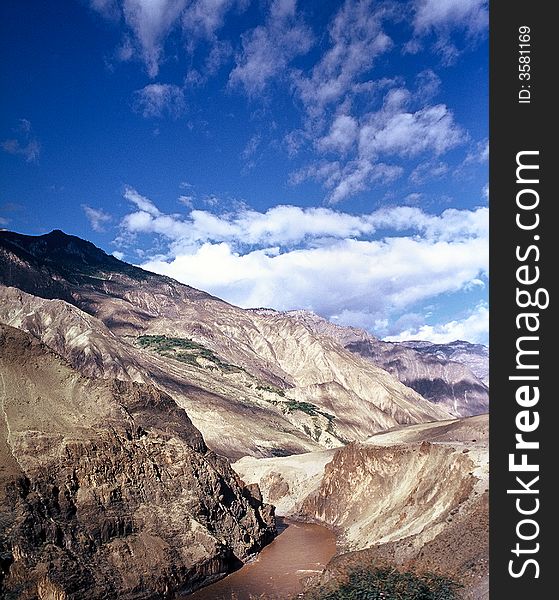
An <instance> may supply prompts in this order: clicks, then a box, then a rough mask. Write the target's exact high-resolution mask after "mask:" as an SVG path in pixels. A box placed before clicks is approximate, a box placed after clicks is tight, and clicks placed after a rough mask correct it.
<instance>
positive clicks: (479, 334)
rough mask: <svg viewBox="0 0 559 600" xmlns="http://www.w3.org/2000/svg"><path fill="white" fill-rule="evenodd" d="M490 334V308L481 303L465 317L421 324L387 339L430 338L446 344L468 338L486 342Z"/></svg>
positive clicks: (431, 340) (472, 340)
mask: <svg viewBox="0 0 559 600" xmlns="http://www.w3.org/2000/svg"><path fill="white" fill-rule="evenodd" d="M488 334H489V308H488V306H487V304H485V303H483V302H482V303H480V304H478V305H477V307H476V308H475V310H474V311H472V312H471V313H470V314H469V315H468V316H467V317H464V318H463V319H457V320H452V321H449V322H447V323H439V324H437V325H425V324H424V325H421V326H419V327H415V328H413V329H406V330H404V331H402V332H401V333H399V334H398V335H392V336H388V337H386V338H385V339H386V340H388V341H392V342H401V341H406V340H428V341H430V342H434V343H436V344H446V343H449V342H454V341H456V340H466V341H468V342H472V343H478V344H486V343H487V337H488Z"/></svg>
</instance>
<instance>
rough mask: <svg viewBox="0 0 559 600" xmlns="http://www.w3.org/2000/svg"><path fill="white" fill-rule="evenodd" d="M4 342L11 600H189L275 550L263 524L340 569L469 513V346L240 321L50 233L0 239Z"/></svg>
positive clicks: (0, 546)
mask: <svg viewBox="0 0 559 600" xmlns="http://www.w3.org/2000/svg"><path fill="white" fill-rule="evenodd" d="M0 323H1V327H2V329H1V331H0V336H1V337H0V346H1V350H2V355H1V361H2V373H3V377H2V386H3V388H2V408H3V415H4V422H3V424H2V427H3V428H2V439H1V440H0V446H1V448H2V450H1V453H2V465H3V466H2V471H1V472H0V475H1V477H0V494H2V495H3V502H2V506H3V507H4V508H3V509H2V510H3V512H2V515H0V527H1V529H0V552H1V557H2V558H1V561H2V562H1V565H2V572H3V583H2V585H3V587H4V593H6V594H8V596H7V597H14V598H15V597H18V595H20V594H24V595H25V594H27V596H25V597H35V596H33V594H35V595H36V596H37V597H40V598H66V597H72V598H92V597H95V598H96V597H119V598H150V597H172V596H173V595H174V594H175V593H177V592H179V591H181V590H182V591H189V590H193V589H196V588H197V587H199V586H200V585H204V584H207V583H208V582H210V581H212V580H214V579H215V578H216V577H220V576H222V575H223V574H225V573H226V572H228V571H230V570H231V569H233V568H235V567H236V566H238V565H239V564H241V563H242V562H244V561H246V560H247V559H248V558H249V557H250V556H251V555H253V554H254V553H256V552H258V550H259V549H260V548H261V547H262V546H263V545H264V544H266V543H267V542H269V541H270V540H271V539H272V538H273V536H274V532H275V522H274V506H273V505H275V506H277V507H278V511H281V514H292V515H295V516H298V517H299V518H305V519H314V520H317V521H320V522H324V523H326V524H327V525H329V526H332V527H335V528H337V529H338V530H339V532H340V544H341V547H343V548H344V549H345V550H346V551H347V552H349V553H354V552H362V551H365V550H367V549H369V548H371V547H373V546H374V547H380V546H379V545H381V546H382V547H383V548H384V547H386V545H387V544H392V546H393V547H394V548H396V547H399V546H398V544H399V543H400V542H399V540H403V539H405V540H406V543H411V546H410V548H414V549H419V548H420V547H423V546H425V545H429V544H431V547H432V548H433V552H434V551H435V550H434V549H436V548H437V543H442V542H440V539H439V537H440V536H441V535H442V534H443V533H444V534H445V535H451V533H449V531H450V530H451V529H452V528H451V527H450V528H449V527H448V524H449V522H452V516H451V515H454V514H458V516H459V517H460V519H462V520H463V521H464V523H466V522H470V521H472V520H475V515H479V514H481V513H480V511H483V503H482V502H481V501H480V498H481V497H483V495H484V494H485V491H484V490H485V488H484V487H483V486H484V485H485V484H486V477H485V474H484V473H485V471H484V469H486V455H487V447H486V424H487V418H486V416H480V417H476V416H475V415H483V414H484V413H486V412H487V411H488V401H489V400H488V398H489V395H488V379H487V349H486V348H484V347H480V346H477V345H472V344H468V343H466V342H455V343H453V344H447V345H444V344H443V345H441V344H438V345H436V344H429V343H423V342H413V343H412V342H409V343H408V342H403V343H390V342H384V341H382V340H379V339H377V338H376V337H374V336H373V335H371V334H370V333H368V332H366V331H363V330H360V329H356V328H351V327H342V326H339V325H336V324H333V323H331V322H329V321H327V320H326V319H324V318H322V317H319V316H318V315H315V314H313V313H311V312H309V311H287V312H278V311H275V310H272V309H266V308H258V309H241V308H238V307H236V306H233V305H231V304H229V303H227V302H225V301H223V300H220V299H219V298H215V297H213V296H211V295H210V294H207V293H206V292H203V291H200V290H197V289H195V288H192V287H190V286H188V285H184V284H181V283H179V282H177V281H175V280H173V279H170V278H168V277H164V276H161V275H157V274H154V273H150V272H147V271H145V270H142V269H140V268H138V267H135V266H132V265H129V264H127V263H124V262H122V261H120V260H118V259H117V258H115V257H113V256H110V255H108V254H106V253H105V252H103V251H102V250H101V249H99V248H97V247H95V246H94V245H93V244H91V243H90V242H87V241H84V240H81V239H80V238H77V237H74V236H70V235H67V234H65V233H63V232H61V231H58V230H57V231H53V232H51V233H49V234H46V235H42V236H26V235H21V234H17V233H12V232H7V231H2V232H0ZM472 419H473V420H472ZM441 423H443V424H445V425H444V427H445V428H446V429H444V431H443V430H440V428H439V425H438V424H441ZM456 431H460V432H461V433H460V435H458V433H456ZM384 432H393V433H384ZM449 432H454V433H453V434H452V435H451V434H450V433H449ZM464 432H467V434H466V433H464ZM472 432H473V433H472ZM382 436H388V437H382ZM390 436H392V437H390ZM445 436H446V437H445ZM472 440H474V441H472ZM396 446H397V447H398V450H397V451H396V450H394V448H395V447H396ZM269 461H275V462H273V463H270V464H274V465H276V467H274V469H273V470H272V471H270V470H269V469H268V470H266V469H267V468H268V467H267V465H268V464H269ZM231 463H234V464H233V467H232V466H231ZM302 465H307V466H306V467H304V466H302ZM309 465H310V466H309ZM348 469H350V470H349V471H348ZM394 469H396V471H398V470H401V471H402V473H404V472H405V473H406V474H407V475H406V476H405V477H404V480H405V482H407V483H405V482H404V483H405V484H397V480H394V483H393V484H390V485H388V487H386V486H384V487H383V485H384V484H382V482H383V481H384V482H385V481H386V477H385V476H384V475H382V473H383V472H386V474H388V473H389V472H394ZM476 470H477V471H478V473H477V475H476V474H475V473H476ZM482 472H483V473H482ZM270 473H272V474H270ZM363 473H369V474H370V473H376V475H375V476H374V477H371V476H367V477H365V476H364V475H363ZM379 473H380V475H379ZM239 474H240V477H239ZM294 474H296V477H295V476H294ZM293 477H295V479H294V480H292V478H293ZM375 477H377V478H378V477H380V479H375ZM241 478H242V479H241ZM290 478H291V479H290ZM418 479H420V480H421V481H423V485H424V488H419V487H417V481H418ZM349 480H353V484H354V485H353V486H352V488H351V489H352V490H353V491H352V492H351V493H350V492H349V488H348V487H347V482H348V481H349ZM445 482H446V483H445ZM381 484H382V485H381ZM344 485H345V486H346V489H345V491H343V493H341V492H340V490H341V489H342V488H343V486H344ZM406 486H407V487H406ZM482 488H483V489H482ZM380 490H382V494H383V495H385V496H386V497H387V498H388V499H389V500H387V501H386V503H385V506H384V509H383V511H384V512H382V511H381V512H378V510H377V509H375V510H377V512H375V510H372V512H371V510H370V509H369V508H367V509H366V510H365V509H363V508H361V509H358V507H359V506H363V505H366V504H367V502H366V499H367V498H369V499H370V498H371V497H372V496H374V495H375V493H376V494H378V493H379V491H380ZM371 495H372V496H371ZM427 496H429V500H425V498H426V497H427ZM420 498H422V499H423V500H421V501H419V499H420ZM336 503H337V504H336ZM336 505H337V506H338V508H336ZM340 506H346V507H347V506H349V507H350V508H349V509H348V510H349V512H347V511H346V513H347V514H346V513H344V515H340V514H338V513H339V507H340ZM351 507H353V508H351ZM410 507H414V508H413V510H412V508H410ZM356 510H357V513H359V514H358V515H357V513H355V514H354V511H356ZM352 511H353V512H352ZM452 511H455V512H452ZM350 514H351V515H353V516H352V517H351V519H353V521H351V519H349V515H350ZM356 515H357V516H356ZM402 515H403V516H402ZM447 519H451V521H447ZM350 521H351V523H350ZM381 522H383V525H382V527H380V525H379V524H380V523H381ZM356 523H357V525H356ZM379 527H380V529H379ZM464 527H466V526H464ZM410 540H411V541H410ZM437 540H438V541H437ZM480 548H481V549H480ZM185 549H186V550H185ZM394 552H396V550H393V553H394ZM418 552H419V550H418ZM484 552H485V550H484V546H483V543H482V544H481V545H480V546H478V547H477V548H476V552H474V554H473V556H474V558H475V560H476V561H478V563H479V564H482V563H483V560H484V558H483V556H484V555H485V554H484ZM404 554H405V553H404ZM427 554H429V553H428V552H427ZM458 554H460V553H458ZM466 554H467V553H466ZM466 554H464V556H466ZM468 556H469V555H468ZM154 557H156V559H154ZM474 558H472V556H470V557H469V559H468V560H474ZM400 559H401V560H400ZM153 560H157V567H156V568H154V567H153V563H152V562H151V561H153ZM398 561H399V562H398ZM398 561H395V562H398V564H402V565H403V564H406V565H407V564H408V563H410V564H411V562H413V561H415V562H416V563H417V561H418V558H417V556H415V555H414V554H413V552H412V551H411V550H410V551H407V554H406V556H405V560H404V558H402V556H400V558H399V559H398ZM406 561H407V562H406ZM479 561H481V562H479ZM131 564H132V566H133V568H130V565H131ZM417 564H419V563H417ZM422 564H423V563H422ZM148 565H149V566H148ZM152 569H153V570H152ZM480 572H481V571H480ZM453 575H456V576H457V577H465V578H466V579H467V578H468V576H469V575H468V574H467V573H466V574H465V573H464V569H463V565H462V563H460V565H458V566H457V567H456V569H455V573H454V572H453ZM483 577H485V572H483ZM484 581H485V579H484ZM323 583H324V582H323ZM482 588H483V586H482ZM468 589H472V590H478V591H479V589H481V588H480V586H479V582H477V581H476V586H473V585H472V586H470V588H468ZM472 593H473V592H472ZM476 593H477V592H476ZM10 594H11V596H9V595H10ZM154 594H155V595H154ZM158 594H159V595H158ZM21 597H24V596H21ZM472 597H473V596H472ZM479 597H481V596H479Z"/></svg>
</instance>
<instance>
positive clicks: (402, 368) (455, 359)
mask: <svg viewBox="0 0 559 600" xmlns="http://www.w3.org/2000/svg"><path fill="white" fill-rule="evenodd" d="M285 314H286V315H289V316H291V318H293V319H296V320H298V321H301V322H304V323H305V324H307V326H308V327H310V328H311V329H312V330H313V331H315V332H317V333H320V334H321V335H325V336H328V337H330V338H332V339H335V340H337V341H339V342H340V343H341V344H342V345H343V346H344V348H346V349H347V350H350V351H351V352H353V353H355V354H357V355H359V356H362V357H364V358H366V359H368V360H370V361H371V362H373V363H374V364H375V365H378V366H379V367H382V368H383V369H386V370H387V371H388V372H389V373H391V374H392V375H394V377H396V378H397V379H398V380H399V381H401V382H402V383H404V384H405V385H407V386H409V387H411V388H412V389H414V390H415V391H416V392H418V393H419V394H421V395H422V396H423V397H424V398H426V399H427V400H430V401H431V402H433V403H436V404H440V405H442V406H444V407H445V408H446V409H447V410H448V411H449V412H450V413H451V414H452V415H453V416H455V417H470V416H474V415H479V414H483V413H486V412H488V410H489V389H488V385H489V351H488V349H487V347H486V346H482V345H481V344H470V343H468V342H463V341H456V342H452V343H450V344H433V343H431V342H384V341H382V340H379V339H377V338H376V337H374V336H372V335H371V334H369V333H367V332H366V331H363V330H362V329H357V328H355V327H341V326H339V325H336V324H334V323H330V322H328V321H326V320H325V319H322V318H321V317H319V316H317V315H315V314H313V313H309V312H308V311H301V310H299V311H291V312H288V313H285Z"/></svg>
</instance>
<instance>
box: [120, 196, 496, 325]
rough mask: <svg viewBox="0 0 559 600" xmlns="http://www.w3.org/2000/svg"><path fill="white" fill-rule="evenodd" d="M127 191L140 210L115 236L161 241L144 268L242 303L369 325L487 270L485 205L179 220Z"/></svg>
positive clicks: (203, 215)
mask: <svg viewBox="0 0 559 600" xmlns="http://www.w3.org/2000/svg"><path fill="white" fill-rule="evenodd" d="M125 193H126V197H127V199H128V200H129V201H130V202H132V203H133V204H134V205H135V207H137V208H138V210H136V211H135V212H132V213H130V214H128V215H126V216H125V217H124V219H123V221H122V223H121V227H122V229H123V236H122V237H121V239H128V240H129V241H130V242H131V241H132V240H131V239H130V236H134V235H137V234H140V233H141V234H152V235H156V236H158V237H159V238H160V243H159V244H158V246H159V248H161V242H163V245H164V246H165V245H166V247H167V252H166V254H165V256H164V257H161V256H159V257H152V258H144V259H143V262H142V266H143V267H145V268H147V269H149V270H153V271H155V272H158V273H162V274H165V275H169V276H171V277H174V278H176V279H178V280H179V281H183V282H184V283H187V284H189V285H193V286H195V287H198V288H201V289H204V290H207V291H209V292H210V293H212V294H215V295H217V296H219V297H222V298H224V299H225V300H227V301H230V302H233V303H235V304H238V305H240V306H245V307H250V306H270V307H273V308H276V309H281V310H283V309H293V308H308V309H311V310H314V311H316V312H318V313H319V314H322V315H324V316H326V317H335V316H337V317H338V319H339V318H343V319H346V320H347V319H348V318H352V319H354V324H357V325H360V324H363V323H364V322H367V323H370V324H371V327H372V326H373V324H375V323H377V325H378V324H380V323H381V322H382V321H383V320H387V319H390V318H392V317H393V315H397V314H399V313H401V312H406V311H407V310H408V309H409V307H411V306H413V305H414V304H416V303H417V302H422V301H425V300H428V299H431V298H434V297H437V296H438V295H440V294H448V293H454V292H460V291H462V290H467V289H470V288H471V287H472V286H476V285H479V283H480V281H483V279H484V278H485V277H486V275H487V268H488V256H487V255H488V251H487V246H488V245H487V239H488V210H487V208H478V209H476V210H473V211H468V210H456V209H448V210H446V211H444V212H443V213H441V214H440V215H431V214H428V213H425V212H424V211H422V210H420V209H419V208H417V207H411V206H396V207H392V208H385V209H381V210H377V211H374V212H371V213H369V214H363V215H351V214H349V213H343V212H339V211H335V210H333V209H330V208H300V207H296V206H276V207H274V208H271V209H269V210H267V211H265V212H258V211H255V210H252V209H249V208H247V207H241V208H239V209H237V210H235V211H232V212H229V213H224V214H221V215H216V214H213V213H210V212H208V211H202V210H192V211H190V212H189V214H188V215H187V216H179V215H168V214H164V213H162V212H161V211H159V209H157V207H155V205H153V203H152V202H151V201H150V200H149V199H147V198H145V197H144V196H141V195H140V194H138V192H136V191H135V190H133V189H132V188H127V190H126V192H125ZM379 235H382V237H380V238H379Z"/></svg>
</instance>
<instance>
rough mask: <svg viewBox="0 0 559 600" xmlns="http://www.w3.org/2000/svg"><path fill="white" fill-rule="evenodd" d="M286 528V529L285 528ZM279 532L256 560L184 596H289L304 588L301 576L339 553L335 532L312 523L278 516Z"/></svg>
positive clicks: (222, 599)
mask: <svg viewBox="0 0 559 600" xmlns="http://www.w3.org/2000/svg"><path fill="white" fill-rule="evenodd" d="M282 529H283V530H282ZM278 530H279V531H280V534H279V535H278V536H277V537H276V539H275V540H274V541H273V542H272V543H271V544H268V546H266V547H265V548H264V550H262V552H260V554H259V555H258V556H257V557H256V559H255V560H253V561H251V562H249V563H247V564H246V565H244V566H243V567H241V568H240V569H239V570H238V571H235V572H234V573H232V574H231V575H228V576H227V577H225V578H224V579H221V580H220V581H218V582H217V583H214V584H212V585H209V586H208V587H205V588H202V589H201V590H198V591H197V592H194V593H193V594H189V595H188V596H184V600H250V599H251V598H254V597H256V598H260V596H262V597H263V598H266V600H287V599H289V598H293V597H294V596H297V594H298V593H299V592H301V591H302V590H303V586H302V585H301V579H306V578H307V577H309V576H310V575H314V574H315V573H317V572H320V571H321V570H322V569H323V567H324V566H325V565H326V563H327V562H328V561H329V560H330V559H331V558H332V556H334V554H335V553H336V538H335V536H334V534H333V533H332V532H331V531H329V530H328V529H326V528H325V527H322V526H321V525H314V524H311V523H299V522H296V521H291V520H289V519H278Z"/></svg>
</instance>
